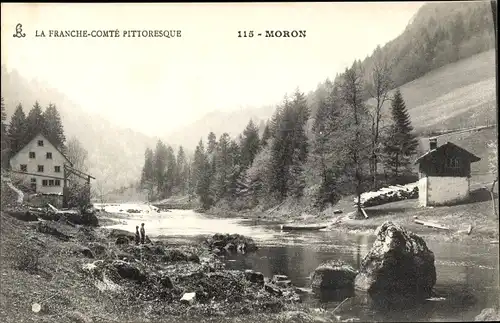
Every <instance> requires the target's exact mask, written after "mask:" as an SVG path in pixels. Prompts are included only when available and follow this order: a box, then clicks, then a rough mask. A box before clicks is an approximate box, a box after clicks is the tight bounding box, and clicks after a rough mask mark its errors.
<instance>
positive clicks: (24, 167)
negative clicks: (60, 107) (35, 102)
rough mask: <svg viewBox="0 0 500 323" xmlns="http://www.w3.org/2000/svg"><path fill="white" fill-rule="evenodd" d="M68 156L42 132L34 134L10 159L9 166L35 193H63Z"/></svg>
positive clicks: (68, 162)
mask: <svg viewBox="0 0 500 323" xmlns="http://www.w3.org/2000/svg"><path fill="white" fill-rule="evenodd" d="M65 164H67V165H69V166H71V165H72V164H71V162H70V161H69V160H68V158H67V157H66V156H65V155H64V154H63V153H62V152H61V151H60V150H59V149H57V147H56V146H54V145H53V144H52V143H51V142H50V141H49V140H48V139H47V138H45V136H43V135H42V134H38V135H36V136H35V137H34V138H33V139H32V140H31V141H30V142H29V143H28V144H27V145H26V146H24V147H23V148H22V149H21V150H20V151H18V152H17V153H16V154H15V155H14V156H13V157H12V158H11V159H10V167H11V169H12V170H14V171H16V173H20V174H21V176H22V178H23V179H24V181H25V183H26V184H27V185H29V186H30V187H31V189H32V190H33V191H35V192H37V193H52V194H54V193H55V194H62V193H63V184H64V183H63V181H64V177H63V176H64V175H63V172H64V165H65Z"/></svg>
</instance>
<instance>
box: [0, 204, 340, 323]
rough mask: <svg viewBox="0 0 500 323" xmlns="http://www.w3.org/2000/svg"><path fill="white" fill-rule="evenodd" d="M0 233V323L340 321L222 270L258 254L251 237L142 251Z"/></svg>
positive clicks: (107, 242) (57, 226) (103, 238)
mask: <svg viewBox="0 0 500 323" xmlns="http://www.w3.org/2000/svg"><path fill="white" fill-rule="evenodd" d="M1 223H2V225H1V236H0V238H1V257H2V261H1V280H2V288H1V291H0V292H1V294H2V297H1V301H0V302H1V304H0V305H1V310H0V319H1V321H2V322H28V321H33V320H35V321H38V322H54V321H57V322H74V321H78V322H120V323H121V322H194V321H199V320H200V319H202V321H204V322H205V321H213V322H225V321H233V322H234V321H240V322H254V321H255V320H256V319H257V317H258V320H259V321H261V322H262V321H269V322H275V321H278V322H298V321H301V322H313V321H318V320H320V321H322V322H329V321H332V320H333V321H335V320H336V319H334V318H333V319H332V318H327V317H326V316H327V315H326V314H321V313H316V312H314V311H313V310H311V309H307V308H306V307H305V306H302V305H301V298H300V295H299V292H300V290H298V289H296V288H295V287H293V286H292V284H291V282H290V281H286V279H283V278H282V277H264V276H263V275H262V274H261V273H258V272H253V271H234V270H226V269H225V267H224V264H223V263H222V261H220V259H219V255H220V254H223V253H232V252H239V253H247V252H252V251H253V250H255V249H256V248H258V246H256V245H255V243H254V242H253V241H252V240H251V239H249V238H247V237H243V236H239V235H215V236H213V237H211V238H210V239H208V240H207V241H206V242H205V243H204V244H203V245H200V246H194V245H192V246H178V245H170V244H169V243H168V242H165V241H154V240H153V241H150V242H149V243H147V244H144V245H136V244H135V242H134V236H133V234H132V233H129V232H127V231H121V230H108V229H104V228H101V227H98V226H88V225H81V224H75V223H72V222H71V221H68V220H67V219H63V218H59V219H57V220H55V219H50V220H44V219H40V218H38V219H36V220H35V219H34V218H23V217H19V216H12V215H11V214H9V213H5V212H2V214H1ZM297 318H301V319H300V320H298V321H297ZM304 318H305V321H304V320H302V319H304Z"/></svg>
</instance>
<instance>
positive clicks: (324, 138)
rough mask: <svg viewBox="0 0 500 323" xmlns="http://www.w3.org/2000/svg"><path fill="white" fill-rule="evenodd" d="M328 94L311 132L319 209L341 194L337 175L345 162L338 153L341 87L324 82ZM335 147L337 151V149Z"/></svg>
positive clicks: (320, 102) (319, 108)
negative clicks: (339, 88) (339, 95)
mask: <svg viewBox="0 0 500 323" xmlns="http://www.w3.org/2000/svg"><path fill="white" fill-rule="evenodd" d="M325 90H326V94H325V96H324V97H321V98H320V99H319V101H318V110H317V112H316V117H315V119H314V123H313V127H312V131H313V139H312V151H311V156H310V157H311V159H310V161H311V168H312V169H313V170H315V171H316V174H317V175H318V177H319V181H320V185H319V187H318V190H317V192H316V206H318V207H319V208H320V209H322V208H323V207H324V206H326V204H328V203H330V204H332V205H333V204H335V203H336V202H338V200H339V198H340V195H339V192H338V189H337V180H338V173H339V172H340V171H341V169H342V166H340V164H341V163H342V162H343V161H342V160H341V159H340V158H339V157H341V156H339V154H337V150H338V149H337V148H336V144H337V142H336V141H337V139H338V135H337V134H336V132H339V130H340V125H341V121H342V120H341V112H340V104H339V102H338V101H339V100H338V93H337V92H338V87H337V86H336V85H334V84H332V83H331V82H330V81H329V80H327V82H325ZM334 147H335V148H334Z"/></svg>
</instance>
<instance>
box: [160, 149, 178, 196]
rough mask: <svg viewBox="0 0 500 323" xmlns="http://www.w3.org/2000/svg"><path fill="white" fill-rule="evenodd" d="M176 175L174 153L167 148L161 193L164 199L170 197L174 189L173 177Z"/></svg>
mask: <svg viewBox="0 0 500 323" xmlns="http://www.w3.org/2000/svg"><path fill="white" fill-rule="evenodd" d="M176 173H177V165H176V160H175V153H174V150H173V149H172V147H170V146H167V154H166V172H165V182H164V189H163V192H164V194H165V197H170V196H172V194H173V191H174V189H175V176H176Z"/></svg>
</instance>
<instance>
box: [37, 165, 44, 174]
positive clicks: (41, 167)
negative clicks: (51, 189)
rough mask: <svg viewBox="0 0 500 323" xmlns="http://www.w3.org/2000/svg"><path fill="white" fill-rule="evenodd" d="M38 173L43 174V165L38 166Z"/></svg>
mask: <svg viewBox="0 0 500 323" xmlns="http://www.w3.org/2000/svg"><path fill="white" fill-rule="evenodd" d="M38 172H39V173H43V165H38Z"/></svg>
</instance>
